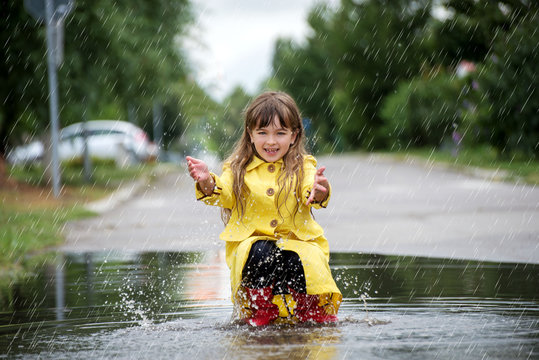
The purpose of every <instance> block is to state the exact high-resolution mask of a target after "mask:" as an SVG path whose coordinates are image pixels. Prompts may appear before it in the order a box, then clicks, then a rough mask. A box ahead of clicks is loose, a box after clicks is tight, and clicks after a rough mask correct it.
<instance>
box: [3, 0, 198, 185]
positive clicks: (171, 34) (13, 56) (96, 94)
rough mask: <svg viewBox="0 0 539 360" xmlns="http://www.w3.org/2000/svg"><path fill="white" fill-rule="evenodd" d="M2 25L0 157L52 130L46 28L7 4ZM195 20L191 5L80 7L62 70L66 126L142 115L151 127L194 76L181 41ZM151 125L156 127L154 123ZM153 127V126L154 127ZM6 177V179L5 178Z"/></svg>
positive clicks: (85, 3)
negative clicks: (158, 107) (157, 107)
mask: <svg viewBox="0 0 539 360" xmlns="http://www.w3.org/2000/svg"><path fill="white" fill-rule="evenodd" d="M4 11H5V15H4V18H3V20H2V22H0V43H1V44H2V46H1V47H0V59H1V60H0V74H1V76H2V86H1V87H0V158H1V157H3V156H4V155H5V153H6V151H7V149H8V147H9V146H12V145H14V144H16V143H18V142H20V141H21V137H22V135H23V134H24V133H25V132H30V133H31V134H32V133H34V134H39V133H42V132H43V130H44V129H45V128H46V127H47V126H48V124H49V117H48V110H47V109H48V104H47V96H48V85H47V74H46V63H45V60H44V59H45V29H44V27H43V26H42V25H40V24H37V23H36V22H35V21H34V20H33V19H32V18H31V17H30V16H29V15H28V14H27V13H26V11H25V10H24V8H23V2H22V1H18V0H8V2H7V4H6V6H5V7H4ZM191 18H192V16H191V11H190V5H189V2H188V0H152V1H150V0H144V1H141V2H138V3H137V5H136V6H134V5H133V3H132V2H131V1H128V0H115V1H107V0H97V1H90V0H80V1H77V2H76V5H75V9H74V11H73V12H72V13H71V14H70V15H69V17H68V18H67V20H66V23H65V40H64V42H65V45H64V46H65V51H64V53H65V55H64V59H65V60H64V63H63V65H62V66H61V68H60V69H59V74H58V77H59V98H60V118H61V122H62V124H61V125H63V126H65V125H68V124H70V123H73V122H78V121H81V119H82V118H83V116H84V115H83V114H84V113H86V116H87V118H90V119H91V118H93V117H100V116H103V115H104V114H107V115H108V114H112V115H114V116H115V117H117V118H124V119H126V118H127V116H126V114H127V109H128V107H129V106H133V107H134V108H136V109H139V111H140V113H141V114H142V116H141V119H142V120H143V121H144V122H145V124H141V125H143V127H145V128H151V126H147V123H148V121H151V118H150V117H148V116H146V115H147V114H149V113H151V108H152V105H153V102H154V101H159V102H161V103H163V104H170V102H171V101H170V98H171V97H172V96H177V95H178V92H177V91H171V90H170V89H171V88H174V85H175V84H178V83H182V82H183V83H185V77H186V76H185V75H186V73H187V71H188V68H187V65H186V62H185V61H184V60H183V58H184V57H183V55H182V54H181V52H180V48H179V44H178V40H179V38H181V36H182V35H183V33H184V31H185V28H186V27H187V25H188V24H189V23H190V20H191ZM148 119H150V120H148ZM150 124H151V122H150ZM0 176H1V175H0Z"/></svg>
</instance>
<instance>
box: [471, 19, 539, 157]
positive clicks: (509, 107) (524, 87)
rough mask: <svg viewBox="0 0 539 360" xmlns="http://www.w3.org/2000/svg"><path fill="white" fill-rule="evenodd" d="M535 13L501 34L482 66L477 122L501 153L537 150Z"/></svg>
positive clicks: (538, 40) (530, 154) (537, 39)
mask: <svg viewBox="0 0 539 360" xmlns="http://www.w3.org/2000/svg"><path fill="white" fill-rule="evenodd" d="M538 28H539V12H537V11H535V12H531V13H529V14H528V16H526V17H525V18H523V19H522V21H521V22H520V24H518V26H516V27H515V28H514V29H513V30H512V31H511V32H509V33H508V34H507V36H506V37H500V38H498V39H497V40H496V42H495V43H494V46H493V49H492V51H491V53H490V55H489V57H488V58H487V60H486V61H485V63H484V64H483V66H482V67H481V68H480V71H479V76H478V80H479V85H480V91H481V93H482V94H483V96H482V98H481V101H480V102H479V108H480V113H479V119H478V125H479V127H480V129H481V131H482V135H483V138H482V140H484V141H488V142H489V143H491V144H492V145H493V146H494V147H495V148H496V149H497V150H498V152H499V154H500V155H501V156H502V157H506V158H507V157H510V156H525V157H533V158H536V157H537V155H538V154H539V112H538V111H537V109H539V92H538V90H537V89H538V88H539V76H538V73H537V66H538V65H537V64H539V50H538V48H537V44H539V31H537V29H538Z"/></svg>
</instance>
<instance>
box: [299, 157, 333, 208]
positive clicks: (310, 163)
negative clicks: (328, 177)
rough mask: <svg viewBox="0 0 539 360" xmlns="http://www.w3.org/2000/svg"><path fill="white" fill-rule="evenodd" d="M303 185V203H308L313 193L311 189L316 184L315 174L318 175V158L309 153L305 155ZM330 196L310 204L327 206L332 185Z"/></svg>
mask: <svg viewBox="0 0 539 360" xmlns="http://www.w3.org/2000/svg"><path fill="white" fill-rule="evenodd" d="M303 171H304V174H303V186H302V189H301V190H302V191H301V193H302V196H303V197H302V199H303V203H304V204H306V203H307V199H309V196H310V195H311V190H312V188H313V185H314V176H315V175H316V159H315V158H314V157H313V156H311V155H308V156H306V157H305V160H304V162H303ZM327 194H328V196H327V197H326V199H325V200H324V201H322V202H315V201H313V202H312V203H311V204H310V205H309V206H311V207H314V208H315V209H320V208H326V207H327V206H328V203H329V198H330V197H331V185H330V186H329V188H328V193H327Z"/></svg>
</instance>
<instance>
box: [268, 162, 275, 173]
mask: <svg viewBox="0 0 539 360" xmlns="http://www.w3.org/2000/svg"><path fill="white" fill-rule="evenodd" d="M268 171H269V172H270V173H272V172H274V171H275V165H273V164H269V165H268Z"/></svg>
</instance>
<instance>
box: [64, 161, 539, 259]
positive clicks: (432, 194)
mask: <svg viewBox="0 0 539 360" xmlns="http://www.w3.org/2000/svg"><path fill="white" fill-rule="evenodd" d="M319 165H324V166H326V167H327V170H326V172H325V174H326V175H327V176H328V178H329V179H330V182H331V184H332V186H333V192H332V199H331V201H330V206H329V207H328V208H327V209H323V210H315V212H314V214H315V217H316V219H317V221H318V222H319V223H320V224H321V225H322V227H323V228H324V229H325V231H326V237H327V238H328V240H329V243H330V247H331V250H332V251H339V252H364V253H378V254H386V255H409V256H428V257H441V258H455V259H473V260H485V261H489V260H490V261H509V262H524V263H539V189H538V188H537V187H535V186H530V185H524V184H517V183H508V182H499V181H495V180H491V179H488V178H484V177H482V178H478V177H473V176H470V175H466V174H463V173H462V172H457V171H452V170H448V169H445V168H442V167H439V166H436V165H434V164H425V163H423V162H418V161H415V162H414V161H408V162H397V161H393V160H392V159H391V158H385V157H381V156H377V155H366V156H365V155H340V156H331V157H321V158H319ZM214 171H216V172H217V173H219V172H220V170H219V169H215V170H214ZM194 198H195V196H194V191H193V182H192V180H191V178H190V177H189V176H188V174H187V173H186V172H185V171H179V172H172V173H170V174H168V175H166V176H163V177H161V178H160V179H159V180H157V181H155V182H154V183H153V184H150V185H148V186H146V187H144V188H142V189H141V190H140V191H139V193H138V195H137V196H135V197H134V198H132V199H131V200H129V201H128V202H125V203H123V204H120V205H118V206H117V207H116V208H115V209H114V210H112V211H108V212H106V213H104V214H103V216H100V217H97V218H92V219H88V220H84V221H80V222H76V223H74V224H69V225H68V226H67V227H66V231H65V234H66V237H67V242H66V244H65V245H64V246H63V247H62V249H63V250H65V251H103V250H107V249H115V250H131V251H159V250H162V251H165V250H166V251H193V250H195V251H196V250H210V249H215V248H222V247H223V244H222V242H220V241H219V240H218V235H219V233H220V232H221V230H222V229H223V224H222V223H221V221H220V217H219V209H217V208H213V207H209V206H205V205H204V204H201V203H197V202H196V201H195V200H194Z"/></svg>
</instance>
